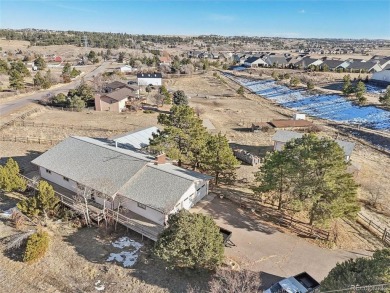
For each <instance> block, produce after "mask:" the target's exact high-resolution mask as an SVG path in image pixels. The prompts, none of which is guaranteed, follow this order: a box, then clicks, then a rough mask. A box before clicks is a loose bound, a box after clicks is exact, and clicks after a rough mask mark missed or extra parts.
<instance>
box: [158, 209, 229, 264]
mask: <svg viewBox="0 0 390 293" xmlns="http://www.w3.org/2000/svg"><path fill="white" fill-rule="evenodd" d="M154 252H155V254H156V256H157V257H159V258H161V259H162V260H164V261H166V262H167V263H168V264H170V265H172V266H173V267H177V268H190V269H209V270H213V269H215V268H217V267H218V266H220V265H221V264H222V261H223V256H224V244H223V237H222V234H221V233H220V230H219V227H218V226H217V225H216V224H215V222H214V220H213V219H212V218H211V217H210V216H208V215H203V214H195V213H190V212H188V211H186V210H181V211H180V212H179V213H176V214H173V215H171V216H170V217H169V220H168V228H167V229H165V230H164V231H163V232H162V233H161V234H160V236H159V238H158V240H157V242H156V245H155V250H154Z"/></svg>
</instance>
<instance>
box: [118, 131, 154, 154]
mask: <svg viewBox="0 0 390 293" xmlns="http://www.w3.org/2000/svg"><path fill="white" fill-rule="evenodd" d="M158 130H159V129H158V128H157V127H155V126H153V127H149V128H145V129H139V130H136V131H131V132H128V133H125V134H120V135H116V136H114V137H110V140H112V141H114V142H115V146H117V147H120V148H123V149H132V150H134V149H135V150H141V149H144V148H146V147H148V146H149V143H150V139H152V138H153V134H157V133H158Z"/></svg>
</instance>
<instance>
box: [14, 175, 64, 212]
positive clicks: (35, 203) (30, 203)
mask: <svg viewBox="0 0 390 293" xmlns="http://www.w3.org/2000/svg"><path fill="white" fill-rule="evenodd" d="M58 203H59V198H58V197H57V196H56V195H55V192H54V189H53V187H52V186H51V185H50V184H49V183H47V181H44V180H41V181H39V184H38V194H37V195H35V196H33V197H29V198H26V199H24V200H22V201H20V202H19V203H18V205H17V207H18V209H19V210H20V211H21V212H22V213H24V214H26V215H27V216H30V217H36V216H38V215H43V216H45V217H47V216H48V215H49V214H52V213H53V212H54V211H55V210H56V208H57V206H58Z"/></svg>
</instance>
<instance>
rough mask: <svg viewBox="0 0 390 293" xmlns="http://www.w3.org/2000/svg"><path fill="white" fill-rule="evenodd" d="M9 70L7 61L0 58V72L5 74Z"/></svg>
mask: <svg viewBox="0 0 390 293" xmlns="http://www.w3.org/2000/svg"><path fill="white" fill-rule="evenodd" d="M8 70H9V66H8V63H7V61H5V60H3V59H0V74H7V73H8Z"/></svg>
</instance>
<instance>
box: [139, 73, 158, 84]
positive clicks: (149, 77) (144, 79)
mask: <svg viewBox="0 0 390 293" xmlns="http://www.w3.org/2000/svg"><path fill="white" fill-rule="evenodd" d="M137 80H138V85H144V86H147V85H155V86H161V85H162V75H161V73H138V74H137Z"/></svg>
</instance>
